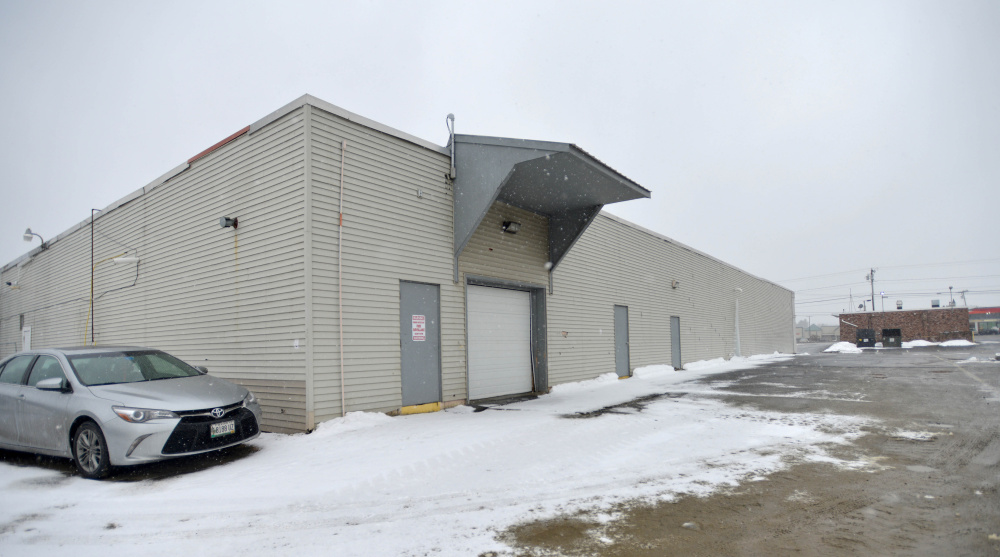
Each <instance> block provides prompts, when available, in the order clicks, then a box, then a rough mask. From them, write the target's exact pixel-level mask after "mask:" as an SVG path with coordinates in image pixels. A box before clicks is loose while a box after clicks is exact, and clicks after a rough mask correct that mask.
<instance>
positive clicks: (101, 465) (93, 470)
mask: <svg viewBox="0 0 1000 557" xmlns="http://www.w3.org/2000/svg"><path fill="white" fill-rule="evenodd" d="M73 462H75V463H76V469H77V470H79V471H80V475H81V476H83V477H85V478H89V479H92V480H98V479H101V478H104V477H106V476H107V475H108V473H110V472H111V459H110V456H109V455H108V443H107V442H106V441H105V440H104V434H103V433H101V428H99V427H97V424H95V423H94V422H86V423H84V424H83V425H81V426H80V427H79V428H78V429H77V430H76V434H75V435H73Z"/></svg>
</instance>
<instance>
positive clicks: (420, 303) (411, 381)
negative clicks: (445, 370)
mask: <svg viewBox="0 0 1000 557" xmlns="http://www.w3.org/2000/svg"><path fill="white" fill-rule="evenodd" d="M399 348H400V366H401V374H402V378H403V406H413V405H417V404H427V403H429V402H440V401H441V294H440V292H439V288H438V286H437V285H436V284H420V283H416V282H405V281H400V282H399Z"/></svg>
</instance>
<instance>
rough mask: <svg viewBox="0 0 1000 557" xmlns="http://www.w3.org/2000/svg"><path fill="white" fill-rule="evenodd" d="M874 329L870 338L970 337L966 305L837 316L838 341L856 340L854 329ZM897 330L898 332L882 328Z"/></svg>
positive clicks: (951, 338)
mask: <svg viewBox="0 0 1000 557" xmlns="http://www.w3.org/2000/svg"><path fill="white" fill-rule="evenodd" d="M864 329H869V330H873V331H874V337H873V338H874V341H873V342H882V341H883V336H887V337H888V336H893V337H896V336H897V335H898V338H900V340H902V341H904V342H905V341H911V340H927V341H931V342H943V341H946V340H954V339H965V340H969V341H971V340H972V331H970V330H969V309H968V308H938V309H922V310H914V311H893V312H866V313H844V314H841V315H840V340H842V341H847V342H856V341H857V340H858V338H859V337H858V331H859V330H864ZM887 329H889V330H893V329H898V330H899V331H898V333H895V332H885V330H887Z"/></svg>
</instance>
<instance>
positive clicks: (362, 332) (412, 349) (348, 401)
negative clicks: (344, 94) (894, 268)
mask: <svg viewBox="0 0 1000 557" xmlns="http://www.w3.org/2000/svg"><path fill="white" fill-rule="evenodd" d="M649 195H650V192H649V191H648V190H646V189H644V188H643V187H641V186H640V185H638V184H636V183H634V182H632V181H631V180H629V179H628V178H626V177H625V176H623V175H622V174H620V173H618V172H616V171H615V170H613V169H611V168H610V167H608V166H607V165H605V164H604V163H602V162H601V161H599V160H598V159H596V158H595V157H593V156H591V155H590V154H588V153H587V152H585V151H583V150H582V149H580V148H579V147H577V146H575V145H572V144H566V143H555V142H546V141H526V140H516V139H506V138H493V137H481V136H470V135H455V134H452V135H451V140H450V141H449V144H448V145H447V146H445V147H441V146H438V145H435V144H432V143H430V142H427V141H424V140H422V139H419V138H416V137H413V136H410V135H408V134H405V133H403V132H400V131H397V130H394V129H392V128H389V127H387V126H384V125H382V124H380V123H377V122H374V121H371V120H368V119H365V118H363V117H360V116H358V115H356V114H353V113H350V112H348V111H345V110H343V109H341V108H339V107H336V106H334V105H332V104H330V103H327V102H324V101H322V100H319V99H316V98H314V97H311V96H308V95H306V96H303V97H301V98H299V99H297V100H295V101H293V102H292V103H289V104H288V105H286V106H284V107H282V108H280V109H279V110H277V111H275V112H274V113H272V114H270V115H268V116H266V117H264V118H262V119H261V120H259V121H257V122H255V123H253V124H252V125H250V126H247V127H246V128H244V129H242V130H240V131H239V132H237V133H235V134H233V135H232V136H230V137H227V138H226V139H224V140H223V141H221V142H219V143H218V144H216V145H214V146H212V147H211V148H209V149H207V150H205V151H203V152H202V153H199V154H198V155H196V156H194V157H192V158H191V159H189V160H188V161H186V162H184V163H183V164H181V165H180V166H178V167H176V168H174V169H172V170H171V171H170V172H168V173H166V174H165V175H163V176H162V177H160V178H158V179H157V180H154V181H153V182H152V183H150V184H149V185H147V186H145V187H143V188H141V189H139V190H136V191H135V192H133V193H132V194H130V195H127V196H125V197H124V198H122V199H121V200H119V201H118V202H116V203H114V204H112V205H111V206H109V207H107V208H105V209H104V210H103V211H98V212H94V213H93V214H92V215H91V217H88V218H87V219H86V220H84V221H83V222H81V223H80V224H78V225H77V226H75V227H73V228H71V229H70V230H67V231H66V232H64V233H62V234H60V235H59V236H58V237H56V238H54V239H51V240H50V241H48V242H46V243H45V244H44V245H43V246H41V247H39V248H36V249H34V250H33V251H31V252H30V253H28V254H26V255H24V256H22V257H21V258H19V259H17V260H15V261H13V262H11V263H9V264H7V265H6V266H4V267H3V270H2V281H3V283H4V285H2V286H0V356H6V355H8V354H10V353H12V352H15V351H17V350H20V349H22V348H26V347H29V346H30V347H34V348H39V347H46V346H77V345H82V344H94V343H96V344H100V345H114V344H128V345H144V346H152V347H156V348H161V349H164V350H167V351H168V352H171V353H174V354H176V355H178V356H180V357H182V358H184V359H185V360H187V361H188V362H189V363H191V364H192V365H203V366H206V367H208V368H209V370H210V372H211V373H212V374H213V375H217V376H220V377H224V378H226V379H231V380H233V381H236V382H239V383H242V384H244V385H246V386H248V387H249V388H251V389H253V390H254V392H255V393H257V394H258V396H259V398H260V399H261V403H262V407H263V410H264V427H265V429H268V430H271V431H304V430H311V429H313V428H314V427H315V424H316V423H318V422H321V421H323V420H327V419H330V418H334V417H337V416H340V415H342V414H343V413H345V412H348V411H357V410H366V411H380V412H402V413H407V412H414V411H426V410H434V409H439V408H443V407H449V406H453V405H457V404H463V403H468V402H469V401H473V400H484V399H490V398H493V397H501V396H507V395H513V394H519V393H532V392H534V393H539V392H546V391H547V390H548V389H549V387H550V386H552V385H555V384H559V383H564V382H569V381H578V380H583V379H589V378H593V377H596V376H598V375H600V374H603V373H607V372H611V371H617V373H618V374H619V375H620V376H622V377H628V376H630V375H631V374H632V371H633V370H634V369H635V368H636V367H640V366H644V365H650V364H671V363H672V364H673V365H674V366H675V367H678V368H679V367H681V366H682V365H683V364H684V363H685V362H690V361H696V360H703V359H708V358H717V357H731V356H732V355H744V356H746V355H750V354H758V353H771V352H774V351H781V352H792V351H793V347H794V332H793V328H792V319H793V294H792V292H791V291H789V290H787V289H785V288H782V287H780V286H778V285H776V284H774V283H771V282H768V281H766V280H762V279H760V278H757V277H755V276H752V275H750V274H748V273H745V272H743V271H741V270H739V269H737V268H735V267H733V266H731V265H728V264H726V263H724V262H722V261H719V260H717V259H714V258H712V257H710V256H708V255H706V254H703V253H701V252H698V251H697V250H694V249H692V248H690V247H687V246H684V245H682V244H679V243H677V242H675V241H673V240H671V239H669V238H666V237H664V236H661V235H659V234H656V233H654V232H651V231H648V230H645V229H642V228H640V227H638V226H635V225H633V224H631V223H628V222H626V221H624V220H622V219H620V218H617V217H614V216H612V215H609V214H607V213H603V212H601V209H602V207H603V206H604V205H607V204H610V203H615V202H619V201H626V200H632V199H641V198H647V197H649Z"/></svg>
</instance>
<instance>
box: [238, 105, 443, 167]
mask: <svg viewBox="0 0 1000 557" xmlns="http://www.w3.org/2000/svg"><path fill="white" fill-rule="evenodd" d="M307 104H308V105H310V106H313V107H316V108H318V109H320V110H322V111H324V112H329V113H330V114H333V115H334V116H338V117H340V118H343V119H345V120H348V121H351V122H354V123H356V124H360V125H362V126H364V127H366V128H370V129H373V130H375V131H377V132H381V133H384V134H386V135H390V136H392V137H395V138H397V139H402V140H403V141H407V142H409V143H413V144H414V145H417V146H418V147H423V148H425V149H429V150H431V151H434V152H437V153H441V154H442V155H448V154H450V153H451V152H450V151H449V150H448V148H447V147H445V146H441V145H435V144H434V143H431V142H430V141H427V140H425V139H420V138H419V137H417V136H415V135H410V134H408V133H406V132H403V131H400V130H397V129H395V128H391V127H389V126H386V125H385V124H381V123H379V122H376V121H375V120H372V119H370V118H365V117H364V116H361V115H360V114H355V113H354V112H351V111H349V110H346V109H343V108H341V107H339V106H337V105H335V104H332V103H329V102H327V101H324V100H323V99H320V98H317V97H314V96H312V95H309V94H305V95H302V96H301V97H299V98H297V99H295V100H294V101H292V102H290V103H288V104H286V105H285V106H283V107H281V108H279V109H278V110H275V111H274V112H272V113H270V114H268V115H267V116H265V117H263V118H261V119H260V120H257V121H256V122H254V123H253V124H250V132H249V133H250V134H251V135H252V134H253V133H254V132H256V131H257V130H259V129H261V128H263V127H265V126H267V125H268V124H270V123H272V122H274V121H275V120H277V119H279V118H281V117H282V116H285V115H286V114H288V113H289V112H292V111H294V110H297V109H299V108H301V107H303V106H305V105H307Z"/></svg>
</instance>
